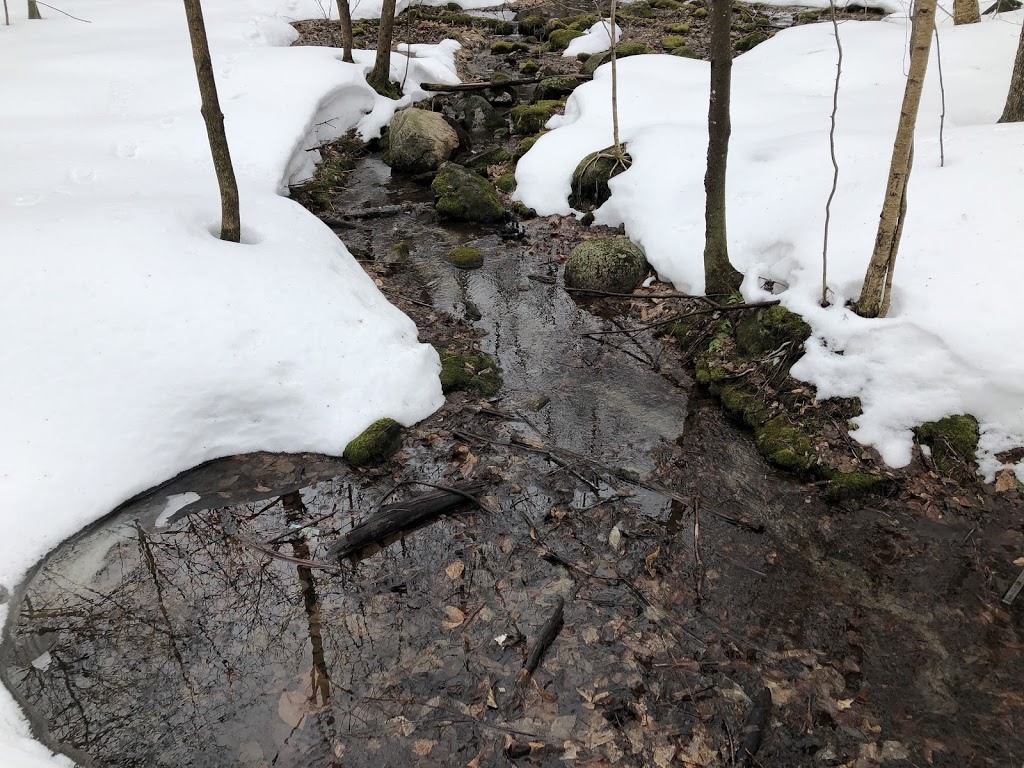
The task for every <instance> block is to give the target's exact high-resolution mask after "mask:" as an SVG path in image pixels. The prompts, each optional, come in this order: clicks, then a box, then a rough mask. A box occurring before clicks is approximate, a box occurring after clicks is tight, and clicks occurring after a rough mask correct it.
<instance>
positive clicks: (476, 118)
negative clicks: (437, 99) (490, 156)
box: [454, 93, 505, 133]
mask: <svg viewBox="0 0 1024 768" xmlns="http://www.w3.org/2000/svg"><path fill="white" fill-rule="evenodd" d="M454 112H455V119H456V120H458V121H459V123H461V125H462V127H463V128H465V129H466V130H467V131H469V132H470V133H479V132H482V131H487V132H488V133H491V132H494V131H496V130H498V129H499V128H504V127H505V118H504V117H502V116H501V114H500V113H499V112H498V110H496V109H495V108H494V107H492V106H491V105H490V103H489V102H488V101H487V99H485V98H484V97H483V96H481V95H479V94H477V93H473V94H470V95H469V96H466V97H465V98H464V99H460V100H459V101H458V102H457V103H456V104H455V109H454Z"/></svg>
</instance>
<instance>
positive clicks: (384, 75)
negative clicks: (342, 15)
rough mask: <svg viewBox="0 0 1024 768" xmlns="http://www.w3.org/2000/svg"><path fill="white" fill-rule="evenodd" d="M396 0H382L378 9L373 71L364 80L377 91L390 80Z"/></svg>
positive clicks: (382, 88)
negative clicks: (378, 20)
mask: <svg viewBox="0 0 1024 768" xmlns="http://www.w3.org/2000/svg"><path fill="white" fill-rule="evenodd" d="M395 5H396V0H384V6H383V7H382V8H381V10H380V27H378V29H377V58H376V59H374V62H373V71H372V72H370V75H369V77H367V78H366V81H367V82H368V83H369V84H370V85H371V86H372V87H373V88H374V90H376V91H377V92H378V93H380V92H383V91H384V90H385V89H386V88H387V85H388V83H389V82H390V80H391V42H392V37H393V36H394V29H395Z"/></svg>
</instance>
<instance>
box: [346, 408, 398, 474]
mask: <svg viewBox="0 0 1024 768" xmlns="http://www.w3.org/2000/svg"><path fill="white" fill-rule="evenodd" d="M401 433H402V425H401V424H399V423H398V422H397V421H395V420H394V419H378V420H377V421H375V422H373V424H371V425H370V426H368V427H367V428H366V429H364V430H363V432H362V433H361V434H360V435H359V436H358V437H356V438H355V439H354V440H353V441H352V442H351V443H349V444H348V445H347V446H345V452H344V454H342V455H343V456H344V457H345V461H347V462H348V463H349V464H351V465H352V466H355V467H369V466H373V465H376V464H380V463H381V462H383V461H384V460H385V459H387V458H388V457H389V456H390V455H391V454H393V453H394V452H395V451H397V450H398V449H399V448H400V447H401V445H402V441H401Z"/></svg>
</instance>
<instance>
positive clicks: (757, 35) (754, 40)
mask: <svg viewBox="0 0 1024 768" xmlns="http://www.w3.org/2000/svg"><path fill="white" fill-rule="evenodd" d="M767 39H768V35H766V34H765V33H764V32H751V33H750V34H749V35H744V36H743V37H741V38H740V39H739V40H737V41H736V43H735V44H734V45H733V48H735V49H736V50H737V51H740V52H741V53H742V52H743V51H749V50H750V49H751V48H753V47H754V46H755V45H760V44H761V43H763V42H764V41H765V40H767Z"/></svg>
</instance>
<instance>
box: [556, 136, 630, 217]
mask: <svg viewBox="0 0 1024 768" xmlns="http://www.w3.org/2000/svg"><path fill="white" fill-rule="evenodd" d="M631 163H632V160H631V159H630V157H629V155H627V154H625V153H623V156H622V157H621V158H619V157H616V155H615V148H614V147H608V148H606V149H602V150H600V151H598V152H591V153H590V154H589V155H587V156H586V157H584V158H583V159H582V160H580V164H579V165H577V166H576V170H575V171H573V172H572V193H571V194H570V195H569V205H571V206H572V207H573V208H575V209H576V210H578V211H584V212H586V211H592V210H594V209H595V208H600V207H601V206H602V205H603V204H604V202H605V201H606V200H607V199H608V198H609V197H611V196H612V193H611V190H610V189H609V188H608V181H609V179H612V178H614V177H615V176H618V175H619V174H620V173H622V172H623V171H624V170H626V169H627V168H629V166H630V165H631Z"/></svg>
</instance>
